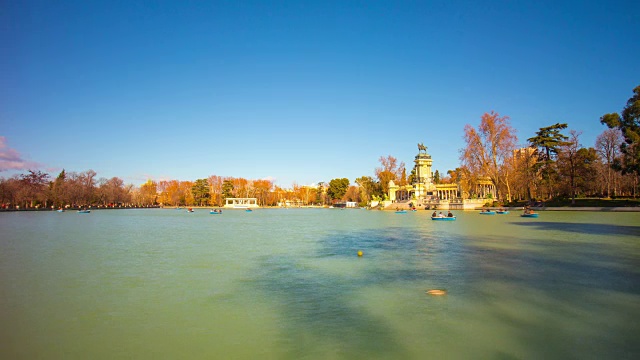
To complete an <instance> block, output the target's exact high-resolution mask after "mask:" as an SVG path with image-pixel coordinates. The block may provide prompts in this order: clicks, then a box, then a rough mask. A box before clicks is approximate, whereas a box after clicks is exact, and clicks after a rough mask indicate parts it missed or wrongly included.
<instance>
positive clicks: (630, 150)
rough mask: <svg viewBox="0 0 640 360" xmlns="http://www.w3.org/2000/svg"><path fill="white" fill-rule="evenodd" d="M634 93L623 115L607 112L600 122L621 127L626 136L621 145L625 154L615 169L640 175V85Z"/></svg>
mask: <svg viewBox="0 0 640 360" xmlns="http://www.w3.org/2000/svg"><path fill="white" fill-rule="evenodd" d="M633 93H634V95H633V96H632V97H631V98H629V100H627V105H626V106H625V107H624V109H623V110H622V117H620V115H619V114H617V113H611V114H606V115H604V116H602V117H601V118H600V122H601V123H603V124H605V125H607V126H608V127H609V128H611V129H614V128H617V129H620V131H622V135H623V136H624V142H623V143H622V144H621V145H620V151H621V152H622V154H623V156H622V158H621V159H617V160H616V161H615V162H614V165H613V166H614V169H616V170H621V171H622V173H623V174H631V173H635V174H636V175H640V86H636V88H635V89H633Z"/></svg>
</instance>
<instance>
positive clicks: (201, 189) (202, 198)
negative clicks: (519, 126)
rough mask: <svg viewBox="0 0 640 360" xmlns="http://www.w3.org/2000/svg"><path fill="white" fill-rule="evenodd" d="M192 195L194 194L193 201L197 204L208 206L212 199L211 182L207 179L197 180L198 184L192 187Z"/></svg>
mask: <svg viewBox="0 0 640 360" xmlns="http://www.w3.org/2000/svg"><path fill="white" fill-rule="evenodd" d="M191 193H192V194H193V199H194V200H195V203H196V204H198V205H200V206H202V205H203V204H206V203H207V202H208V201H209V198H210V197H211V192H210V188H209V182H208V181H207V179H198V180H196V183H195V184H193V186H192V187H191Z"/></svg>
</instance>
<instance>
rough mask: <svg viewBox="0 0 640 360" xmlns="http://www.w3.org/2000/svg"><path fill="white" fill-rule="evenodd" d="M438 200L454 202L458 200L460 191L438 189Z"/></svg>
mask: <svg viewBox="0 0 640 360" xmlns="http://www.w3.org/2000/svg"><path fill="white" fill-rule="evenodd" d="M437 191H438V199H441V200H453V199H456V198H458V189H438V190H437Z"/></svg>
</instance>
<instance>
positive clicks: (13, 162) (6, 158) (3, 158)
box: [0, 136, 40, 172]
mask: <svg viewBox="0 0 640 360" xmlns="http://www.w3.org/2000/svg"><path fill="white" fill-rule="evenodd" d="M38 167H40V166H39V164H37V163H35V162H31V161H26V160H24V159H23V158H22V155H20V153H19V152H18V151H17V150H15V149H12V148H10V147H9V145H7V139H6V138H5V137H4V136H0V172H1V171H8V170H25V169H31V168H33V169H35V168H38Z"/></svg>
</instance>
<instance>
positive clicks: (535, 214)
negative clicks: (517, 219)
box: [520, 213, 538, 218]
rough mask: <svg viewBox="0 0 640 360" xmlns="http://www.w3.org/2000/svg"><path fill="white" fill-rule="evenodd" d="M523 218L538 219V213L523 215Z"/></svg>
mask: <svg viewBox="0 0 640 360" xmlns="http://www.w3.org/2000/svg"><path fill="white" fill-rule="evenodd" d="M520 216H521V217H526V218H537V217H538V214H537V213H533V214H522V215H520Z"/></svg>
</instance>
